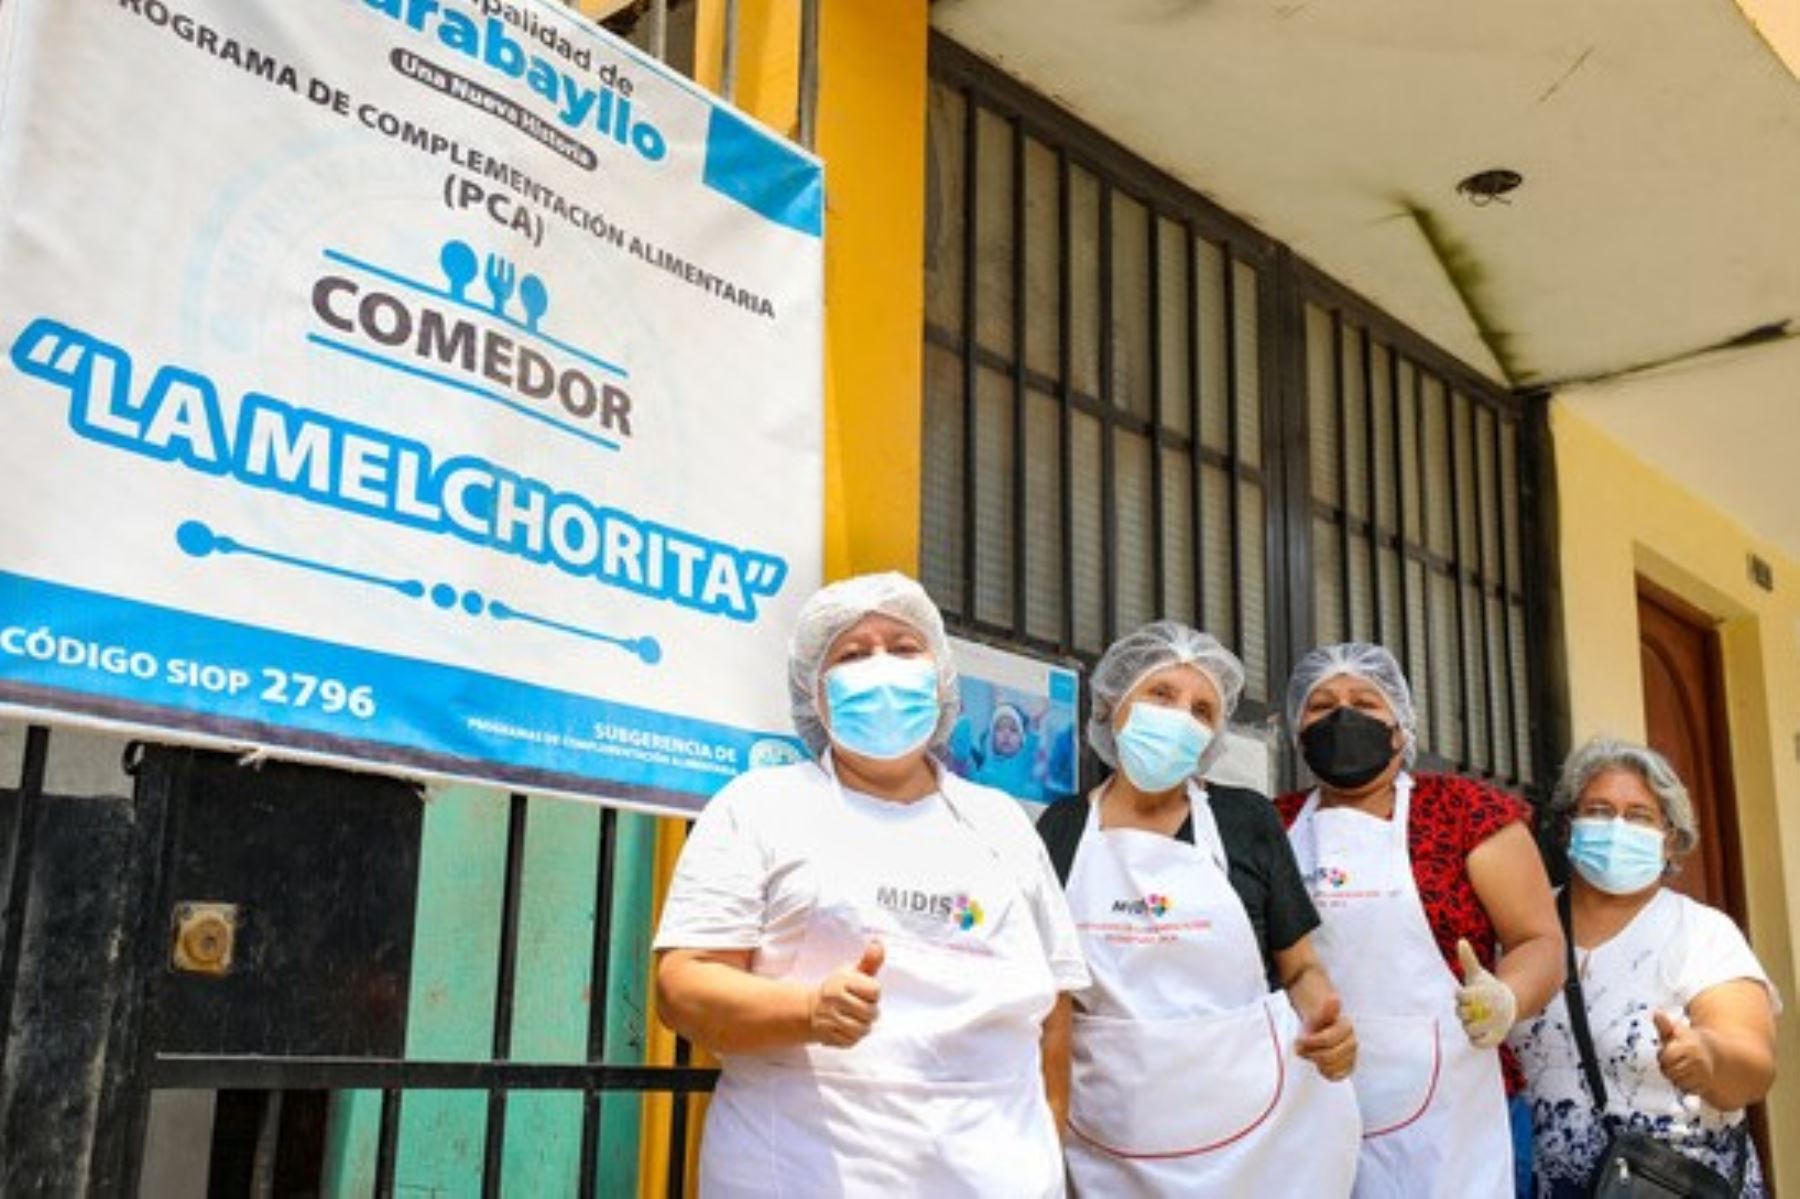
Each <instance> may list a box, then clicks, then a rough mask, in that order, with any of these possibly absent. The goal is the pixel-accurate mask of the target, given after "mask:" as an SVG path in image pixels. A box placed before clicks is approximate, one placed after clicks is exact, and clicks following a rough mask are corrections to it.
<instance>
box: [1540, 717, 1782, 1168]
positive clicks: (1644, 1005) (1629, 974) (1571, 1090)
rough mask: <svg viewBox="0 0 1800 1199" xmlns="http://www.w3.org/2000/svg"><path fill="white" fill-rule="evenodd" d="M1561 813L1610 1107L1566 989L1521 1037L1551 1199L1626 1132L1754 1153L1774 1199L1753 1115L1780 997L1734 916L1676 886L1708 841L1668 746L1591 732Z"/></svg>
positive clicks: (1716, 1150)
mask: <svg viewBox="0 0 1800 1199" xmlns="http://www.w3.org/2000/svg"><path fill="white" fill-rule="evenodd" d="M1550 815H1551V818H1552V819H1553V820H1554V821H1557V822H1558V823H1559V825H1560V826H1562V827H1565V828H1566V829H1567V831H1568V837H1569V841H1568V845H1569V860H1570V863H1571V864H1572V865H1573V867H1574V871H1573V873H1572V874H1571V876H1570V880H1569V900H1570V902H1569V909H1570V915H1571V919H1572V924H1573V928H1574V941H1575V960H1576V970H1577V974H1578V977H1579V978H1580V981H1581V988H1582V992H1583V997H1584V999H1585V1005H1586V1007H1587V1011H1588V1023H1589V1027H1590V1029H1591V1032H1592V1037H1593V1042H1594V1053H1595V1057H1596V1058H1597V1059H1598V1062H1599V1066H1600V1071H1601V1076H1602V1080H1603V1081H1604V1083H1605V1087H1606V1097H1607V1107H1606V1114H1607V1119H1606V1120H1605V1121H1602V1120H1601V1118H1600V1117H1599V1116H1598V1115H1597V1114H1596V1113H1595V1110H1594V1105H1593V1100H1592V1098H1591V1097H1590V1096H1589V1094H1588V1089H1587V1086H1586V1083H1585V1082H1584V1081H1583V1078H1582V1070H1581V1057H1580V1053H1579V1051H1578V1050H1577V1049H1576V1043H1575V1038H1574V1034H1573V1033H1572V1032H1571V1030H1570V1025H1569V1013H1568V1008H1567V1005H1566V1004H1565V1002H1564V998H1563V996H1561V995H1558V996H1557V998H1556V999H1554V1000H1553V1001H1552V1002H1551V1003H1550V1006H1549V1007H1547V1008H1545V1009H1544V1012H1543V1014H1542V1015H1539V1016H1537V1017H1536V1018H1534V1019H1532V1020H1528V1021H1525V1022H1523V1023H1521V1024H1519V1025H1518V1026H1517V1027H1516V1028H1514V1030H1513V1033H1512V1036H1511V1044H1512V1046H1513V1048H1514V1050H1515V1051H1516V1052H1517V1053H1518V1055H1519V1061H1520V1064H1521V1065H1522V1066H1523V1067H1524V1070H1525V1076H1526V1082H1527V1093H1528V1094H1529V1096H1530V1098H1531V1106H1532V1123H1533V1132H1534V1140H1535V1150H1536V1154H1535V1163H1534V1170H1535V1174H1536V1181H1537V1194H1538V1196H1539V1199H1562V1197H1564V1196H1585V1195H1587V1194H1588V1193H1589V1191H1588V1185H1589V1178H1590V1176H1591V1175H1592V1173H1593V1170H1594V1167H1595V1166H1596V1165H1597V1164H1598V1163H1599V1161H1600V1158H1601V1156H1602V1154H1603V1153H1604V1152H1605V1150H1606V1146H1607V1143H1608V1141H1609V1140H1610V1139H1611V1133H1612V1131H1613V1130H1614V1129H1621V1130H1622V1129H1634V1130H1637V1131H1640V1132H1644V1133H1648V1134H1650V1135H1651V1136H1654V1137H1655V1138H1657V1139H1658V1140H1660V1141H1663V1142H1664V1143H1666V1144H1668V1145H1670V1146H1672V1147H1674V1148H1676V1149H1679V1150H1680V1151H1681V1152H1683V1153H1685V1154H1687V1155H1688V1156H1690V1157H1693V1158H1695V1159H1697V1160H1699V1161H1701V1162H1704V1163H1705V1164H1707V1165H1709V1166H1711V1167H1712V1168H1713V1169H1714V1170H1716V1171H1718V1172H1719V1173H1720V1174H1722V1175H1724V1176H1725V1177H1727V1178H1729V1177H1731V1176H1732V1175H1733V1173H1734V1172H1735V1170H1736V1169H1737V1167H1738V1165H1739V1155H1740V1154H1743V1155H1746V1156H1747V1160H1745V1162H1744V1166H1745V1175H1744V1177H1745V1183H1744V1190H1743V1194H1744V1195H1746V1196H1762V1195H1764V1194H1765V1193H1766V1191H1765V1188H1764V1185H1763V1180H1762V1172H1761V1170H1760V1168H1759V1165H1758V1163H1757V1161H1756V1153H1755V1150H1754V1148H1753V1147H1752V1146H1751V1145H1750V1143H1749V1138H1748V1136H1747V1135H1746V1133H1745V1130H1744V1129H1742V1128H1741V1127H1740V1126H1741V1125H1742V1124H1743V1122H1744V1108H1745V1107H1747V1106H1748V1105H1750V1104H1752V1103H1756V1102H1758V1101H1759V1100H1761V1099H1762V1097H1763V1096H1764V1095H1766V1094H1768V1092H1769V1088H1770V1086H1771V1085H1773V1083H1774V1081H1775V1016H1776V1014H1777V1013H1778V1012H1779V1011H1780V1000H1779V998H1778V997H1777V996H1776V994H1775V989H1774V987H1773V986H1772V985H1771V984H1770V982H1769V978H1768V975H1767V974H1766V973H1765V972H1764V971H1763V968H1762V966H1761V964H1760V963H1759V962H1758V961H1757V960H1756V955H1755V954H1754V953H1752V952H1751V950H1750V946H1749V944H1748V942H1746V941H1745V939H1744V934H1743V933H1742V932H1741V931H1739V929H1738V927H1737V925H1736V924H1734V923H1732V920H1731V918H1730V917H1729V916H1727V915H1726V914H1725V913H1723V912H1720V911H1718V910H1717V909H1714V908H1710V907H1707V906H1706V905H1705V904H1701V903H1697V902H1695V901H1694V900H1692V899H1689V898H1688V897H1687V896H1685V895H1681V894H1679V893H1677V892H1675V891H1672V890H1669V889H1668V888H1667V887H1665V886H1664V885H1663V884H1664V881H1665V880H1666V879H1667V878H1668V877H1669V876H1670V875H1671V874H1672V873H1673V872H1674V870H1675V863H1677V862H1678V861H1679V860H1680V859H1681V857H1682V856H1684V855H1685V854H1687V853H1689V852H1690V851H1692V849H1693V848H1694V845H1695V843H1696V841H1697V836H1696V833H1695V829H1694V814H1693V806H1692V805H1691V804H1690V803H1689V801H1688V795H1687V788H1686V787H1684V786H1683V785H1682V783H1681V780H1680V779H1679V778H1677V777H1676V775H1675V772H1674V771H1673V770H1672V769H1670V767H1669V764H1668V762H1667V761H1665V760H1664V759H1663V757H1662V755H1660V754H1658V753H1657V752H1656V751H1654V750H1651V749H1647V748H1644V747H1643V746H1638V745H1631V744H1628V743H1625V742H1620V741H1607V740H1596V741H1590V742H1589V743H1588V744H1587V745H1584V746H1583V747H1582V748H1581V749H1579V750H1577V751H1576V752H1575V753H1574V754H1573V755H1572V756H1571V757H1570V758H1569V761H1568V762H1567V764H1565V765H1564V767H1563V773H1562V778H1561V780H1560V781H1559V782H1558V784H1557V787H1556V792H1555V795H1554V797H1553V798H1552V800H1551V805H1550ZM1609 1124H1610V1125H1611V1127H1610V1128H1609V1127H1608V1125H1609Z"/></svg>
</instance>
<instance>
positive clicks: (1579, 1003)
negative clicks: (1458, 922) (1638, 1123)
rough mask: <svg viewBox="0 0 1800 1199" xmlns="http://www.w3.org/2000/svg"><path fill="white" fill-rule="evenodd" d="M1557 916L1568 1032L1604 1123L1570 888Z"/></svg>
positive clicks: (1603, 1097) (1603, 1098)
mask: <svg viewBox="0 0 1800 1199" xmlns="http://www.w3.org/2000/svg"><path fill="white" fill-rule="evenodd" d="M1556 915H1557V917H1558V918H1559V919H1560V920H1561V921H1562V929H1563V955H1564V960H1565V961H1566V963H1567V965H1568V974H1567V975H1566V976H1565V977H1564V979H1563V1004H1564V1006H1566V1007H1567V1008H1568V1009H1569V1030H1570V1031H1571V1032H1573V1033H1574V1034H1575V1049H1576V1051H1577V1052H1578V1053H1580V1054H1581V1076H1582V1077H1583V1078H1585V1079H1587V1088H1588V1097H1589V1098H1590V1099H1592V1100H1593V1101H1594V1111H1595V1112H1597V1113H1598V1114H1599V1116H1600V1122H1601V1123H1602V1124H1608V1125H1610V1123H1611V1122H1610V1121H1608V1120H1607V1118H1606V1080H1605V1079H1604V1078H1602V1077H1601V1075H1600V1063H1599V1061H1598V1060H1596V1058H1595V1056H1594V1035H1593V1033H1591V1032H1590V1031H1589V1030H1588V1018H1587V1000H1586V999H1584V998H1583V997H1582V994H1581V972H1580V970H1578V969H1577V968H1576V966H1575V926H1574V919H1573V917H1571V916H1570V914H1569V888H1568V887H1564V888H1563V889H1562V891H1561V892H1560V893H1559V894H1558V895H1557V897H1556Z"/></svg>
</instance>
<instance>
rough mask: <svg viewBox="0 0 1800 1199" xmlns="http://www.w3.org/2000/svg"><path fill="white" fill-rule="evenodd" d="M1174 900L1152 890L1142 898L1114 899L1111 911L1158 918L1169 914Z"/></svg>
mask: <svg viewBox="0 0 1800 1199" xmlns="http://www.w3.org/2000/svg"><path fill="white" fill-rule="evenodd" d="M1174 906H1175V901H1174V900H1173V899H1171V898H1169V897H1168V896H1167V895H1159V894H1157V893H1156V892H1154V891H1152V892H1151V893H1150V894H1148V895H1146V896H1144V897H1143V898H1142V899H1115V900H1113V911H1115V912H1120V913H1123V914H1125V915H1127V916H1155V917H1156V918H1157V919H1158V920H1160V919H1162V918H1163V917H1164V916H1167V915H1168V914H1169V909H1170V908H1172V907H1174Z"/></svg>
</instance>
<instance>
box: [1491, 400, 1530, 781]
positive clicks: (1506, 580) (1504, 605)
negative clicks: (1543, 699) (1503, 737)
mask: <svg viewBox="0 0 1800 1199" xmlns="http://www.w3.org/2000/svg"><path fill="white" fill-rule="evenodd" d="M1511 428H1512V422H1510V421H1505V420H1502V419H1501V418H1500V416H1499V415H1498V414H1495V417H1494V462H1493V466H1494V510H1495V511H1496V512H1498V513H1500V634H1501V644H1502V645H1504V646H1505V653H1506V732H1507V750H1506V757H1507V761H1508V762H1509V763H1510V764H1511V766H1512V769H1511V771H1510V772H1509V775H1508V777H1509V779H1510V780H1511V781H1514V782H1520V781H1523V779H1524V777H1525V767H1524V763H1523V762H1522V761H1521V760H1520V754H1519V691H1518V688H1517V687H1516V686H1514V681H1513V662H1514V660H1515V659H1514V657H1513V622H1512V610H1513V590H1512V566H1511V562H1512V556H1511V555H1512V551H1513V547H1512V545H1511V544H1510V539H1509V538H1508V536H1507V529H1508V527H1509V523H1510V522H1508V521H1507V519H1506V512H1505V501H1506V482H1505V465H1504V463H1505V457H1504V455H1503V452H1502V448H1501V443H1502V441H1503V440H1504V439H1505V434H1506V433H1507V432H1508V431H1509V430H1510V429H1511Z"/></svg>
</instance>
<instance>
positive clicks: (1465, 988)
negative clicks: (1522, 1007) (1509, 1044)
mask: <svg viewBox="0 0 1800 1199" xmlns="http://www.w3.org/2000/svg"><path fill="white" fill-rule="evenodd" d="M1456 956H1457V957H1458V958H1459V959H1461V961H1462V974H1463V985H1462V986H1460V987H1458V988H1456V1014H1457V1016H1458V1018H1460V1019H1461V1020H1462V1023H1463V1031H1464V1032H1465V1033H1467V1034H1468V1036H1469V1043H1470V1044H1471V1045H1473V1046H1475V1047H1476V1048H1477V1049H1492V1048H1493V1047H1494V1046H1496V1045H1498V1044H1499V1043H1500V1042H1502V1041H1504V1040H1505V1039H1506V1034H1507V1033H1508V1032H1510V1031H1512V1026H1513V1017H1514V1016H1516V1015H1518V1012H1519V999H1518V996H1516V995H1514V994H1513V993H1512V988H1511V987H1509V986H1507V985H1506V984H1505V983H1503V982H1501V981H1500V980H1499V979H1497V978H1495V977H1494V976H1493V974H1492V973H1490V972H1489V971H1488V969H1487V967H1485V966H1483V965H1482V964H1481V959H1480V958H1478V957H1476V956H1475V950H1474V949H1473V948H1472V947H1471V946H1470V945H1469V943H1468V942H1467V941H1458V942H1457V943H1456Z"/></svg>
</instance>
